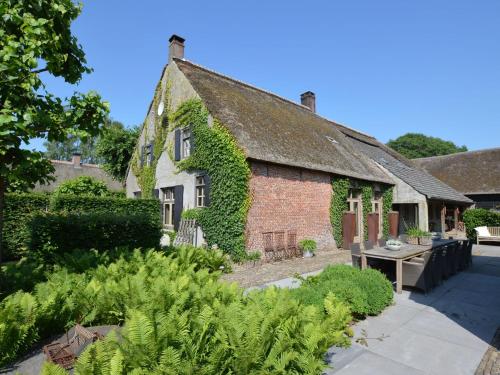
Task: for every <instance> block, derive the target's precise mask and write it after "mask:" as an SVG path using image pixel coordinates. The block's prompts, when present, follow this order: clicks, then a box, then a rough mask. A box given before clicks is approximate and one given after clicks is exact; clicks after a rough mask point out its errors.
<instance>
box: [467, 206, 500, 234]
mask: <svg viewBox="0 0 500 375" xmlns="http://www.w3.org/2000/svg"><path fill="white" fill-rule="evenodd" d="M464 224H465V229H466V231H467V237H468V238H470V239H472V240H475V239H476V237H477V233H476V231H475V230H474V228H477V227H500V213H499V212H495V211H489V210H486V209H484V208H474V209H470V210H466V211H465V212H464Z"/></svg>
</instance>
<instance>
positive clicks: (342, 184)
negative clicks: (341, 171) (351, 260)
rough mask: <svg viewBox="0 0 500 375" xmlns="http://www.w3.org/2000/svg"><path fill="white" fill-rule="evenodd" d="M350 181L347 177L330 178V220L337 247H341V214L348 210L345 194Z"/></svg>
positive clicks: (346, 194) (347, 193)
mask: <svg viewBox="0 0 500 375" xmlns="http://www.w3.org/2000/svg"><path fill="white" fill-rule="evenodd" d="M350 185H351V184H350V181H349V179H348V178H343V177H334V178H333V180H332V200H331V204H330V222H331V224H332V228H333V236H334V238H335V242H336V244H337V247H339V248H340V247H342V246H343V242H342V216H343V215H344V212H345V211H348V210H349V204H348V203H347V196H348V195H349V187H350Z"/></svg>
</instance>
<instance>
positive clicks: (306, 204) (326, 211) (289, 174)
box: [246, 162, 335, 251]
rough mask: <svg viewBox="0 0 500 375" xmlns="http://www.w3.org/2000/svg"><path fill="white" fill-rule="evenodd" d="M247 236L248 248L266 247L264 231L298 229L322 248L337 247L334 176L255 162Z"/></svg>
mask: <svg viewBox="0 0 500 375" xmlns="http://www.w3.org/2000/svg"><path fill="white" fill-rule="evenodd" d="M251 170H252V176H251V178H250V195H251V197H252V205H251V207H250V210H249V212H248V220H247V226H246V239H247V249H248V250H252V251H255V250H260V251H262V250H263V248H264V243H263V235H262V233H263V232H275V231H285V236H286V233H287V232H288V231H296V233H297V241H299V240H301V239H303V238H312V239H314V240H316V241H317V243H318V248H320V249H321V248H326V247H334V246H335V241H334V239H333V235H332V227H331V223H330V200H331V196H332V186H331V177H330V175H329V174H327V173H321V172H313V171H308V170H303V169H299V168H292V167H285V166H277V165H272V164H264V163H260V162H251Z"/></svg>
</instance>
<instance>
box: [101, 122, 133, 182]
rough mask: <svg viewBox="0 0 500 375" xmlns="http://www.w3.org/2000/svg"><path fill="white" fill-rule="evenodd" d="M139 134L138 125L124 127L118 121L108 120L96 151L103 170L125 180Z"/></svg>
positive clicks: (115, 177) (119, 179)
mask: <svg viewBox="0 0 500 375" xmlns="http://www.w3.org/2000/svg"><path fill="white" fill-rule="evenodd" d="M139 134H140V129H139V127H134V128H125V127H124V126H123V124H122V123H121V122H118V121H112V120H109V123H108V124H107V125H106V126H105V128H104V130H103V132H102V134H101V136H100V138H99V140H98V142H97V147H96V151H97V156H98V157H99V158H101V159H102V162H103V168H104V170H105V171H106V172H107V173H108V174H109V175H110V176H111V177H113V178H114V179H115V180H118V181H121V182H123V181H124V180H125V178H126V174H127V169H128V164H129V162H130V159H131V158H132V154H133V152H134V149H135V144H136V143H137V139H138V138H139Z"/></svg>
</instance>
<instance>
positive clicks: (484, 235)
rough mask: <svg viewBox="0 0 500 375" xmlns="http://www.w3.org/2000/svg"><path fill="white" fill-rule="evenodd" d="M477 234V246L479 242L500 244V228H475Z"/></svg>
mask: <svg viewBox="0 0 500 375" xmlns="http://www.w3.org/2000/svg"><path fill="white" fill-rule="evenodd" d="M474 230H475V231H476V233H477V237H476V238H477V240H476V241H477V244H478V245H479V241H483V242H484V241H490V242H500V227H477V228H474Z"/></svg>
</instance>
